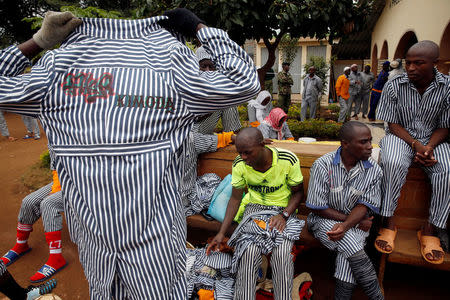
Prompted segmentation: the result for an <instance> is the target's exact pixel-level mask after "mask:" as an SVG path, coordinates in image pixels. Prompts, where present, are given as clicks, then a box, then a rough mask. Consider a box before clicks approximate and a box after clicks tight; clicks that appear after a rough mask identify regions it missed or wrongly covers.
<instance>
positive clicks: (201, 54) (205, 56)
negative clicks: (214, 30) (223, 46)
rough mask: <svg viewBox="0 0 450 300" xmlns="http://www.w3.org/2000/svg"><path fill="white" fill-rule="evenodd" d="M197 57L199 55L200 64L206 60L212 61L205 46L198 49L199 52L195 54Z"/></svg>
mask: <svg viewBox="0 0 450 300" xmlns="http://www.w3.org/2000/svg"><path fill="white" fill-rule="evenodd" d="M195 55H197V61H198V62H200V61H202V60H204V59H212V58H211V55H209V53H208V52H206V50H205V48H203V46H200V47H198V49H197V51H196V52H195Z"/></svg>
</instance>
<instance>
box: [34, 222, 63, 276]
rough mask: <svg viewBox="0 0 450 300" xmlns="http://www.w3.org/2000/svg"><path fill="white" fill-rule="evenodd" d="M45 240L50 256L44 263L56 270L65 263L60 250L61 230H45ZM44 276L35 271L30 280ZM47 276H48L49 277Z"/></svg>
mask: <svg viewBox="0 0 450 300" xmlns="http://www.w3.org/2000/svg"><path fill="white" fill-rule="evenodd" d="M45 240H46V241H47V244H48V248H49V250H50V256H49V257H48V260H47V262H46V263H45V264H46V265H48V266H50V267H52V268H53V269H55V270H58V269H60V268H62V267H64V266H65V265H66V260H65V259H64V257H63V256H62V254H61V252H62V249H61V230H58V231H52V232H46V233H45ZM45 277H46V276H45V275H44V274H42V273H40V272H36V274H34V275H33V276H32V277H31V278H30V279H31V281H37V280H41V279H44V278H45ZM50 277H51V276H49V277H48V278H50Z"/></svg>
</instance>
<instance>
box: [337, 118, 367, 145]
mask: <svg viewBox="0 0 450 300" xmlns="http://www.w3.org/2000/svg"><path fill="white" fill-rule="evenodd" d="M356 128H366V129H367V130H369V131H370V129H369V127H367V125H365V124H363V123H361V122H357V121H349V122H346V123H344V125H342V127H341V129H340V130H339V139H340V140H341V141H347V142H350V141H351V140H352V139H353V138H354V137H355V132H356Z"/></svg>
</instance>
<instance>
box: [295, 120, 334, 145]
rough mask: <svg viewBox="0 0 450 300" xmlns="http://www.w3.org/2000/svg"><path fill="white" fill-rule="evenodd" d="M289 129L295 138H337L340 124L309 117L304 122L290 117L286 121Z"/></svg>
mask: <svg viewBox="0 0 450 300" xmlns="http://www.w3.org/2000/svg"><path fill="white" fill-rule="evenodd" d="M287 123H288V125H289V129H290V130H291V132H292V134H293V135H294V137H295V138H296V139H298V138H300V137H313V138H316V139H321V140H337V139H338V134H339V130H340V128H341V126H342V124H339V123H336V122H335V121H332V120H328V121H325V120H323V119H309V120H306V121H304V122H300V121H299V120H294V119H290V120H288V121H287Z"/></svg>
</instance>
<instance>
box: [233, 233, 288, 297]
mask: <svg viewBox="0 0 450 300" xmlns="http://www.w3.org/2000/svg"><path fill="white" fill-rule="evenodd" d="M293 245H294V242H293V241H289V240H284V241H283V243H282V244H281V245H280V246H278V247H276V248H274V249H273V251H272V256H271V259H270V264H271V266H272V279H273V289H274V296H275V300H286V299H292V294H291V293H292V292H291V291H292V280H293V277H294V262H293V261H292V254H291V251H292V247H293ZM261 262H262V259H261V250H260V249H259V247H257V246H255V245H251V246H249V247H248V248H247V250H246V251H245V252H244V254H243V255H242V257H241V260H240V263H239V269H238V272H237V277H236V285H235V292H234V299H242V300H250V299H255V294H256V279H257V273H258V268H259V266H260V265H261Z"/></svg>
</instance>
